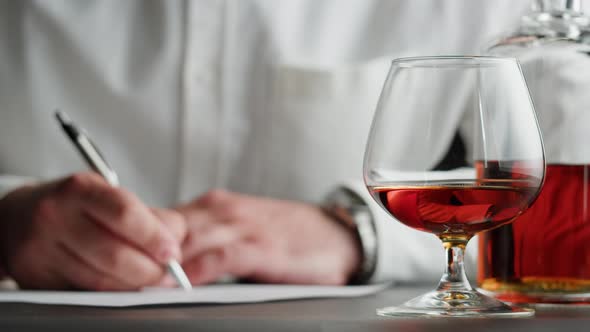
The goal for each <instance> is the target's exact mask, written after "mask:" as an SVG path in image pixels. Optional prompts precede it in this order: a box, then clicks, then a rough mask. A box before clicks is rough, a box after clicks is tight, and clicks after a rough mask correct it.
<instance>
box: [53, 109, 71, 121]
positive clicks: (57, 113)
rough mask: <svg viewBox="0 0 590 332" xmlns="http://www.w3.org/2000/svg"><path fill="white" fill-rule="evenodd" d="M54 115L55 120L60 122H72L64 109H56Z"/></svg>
mask: <svg viewBox="0 0 590 332" xmlns="http://www.w3.org/2000/svg"><path fill="white" fill-rule="evenodd" d="M55 117H56V118H57V121H59V122H60V123H61V124H67V123H70V122H72V121H71V120H70V117H69V116H68V115H67V114H66V112H64V111H60V110H56V111H55Z"/></svg>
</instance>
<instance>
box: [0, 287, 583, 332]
mask: <svg viewBox="0 0 590 332" xmlns="http://www.w3.org/2000/svg"><path fill="white" fill-rule="evenodd" d="M427 290H428V289H426V288H420V287H399V286H398V287H393V288H391V289H388V290H386V291H383V292H381V293H379V294H375V295H370V296H365V297H361V298H348V299H316V300H296V301H279V302H269V303H258V304H236V305H180V306H178V305H174V306H172V305H168V306H151V307H134V308H97V307H75V306H61V305H60V306H55V305H39V304H25V303H0V331H37V330H39V331H40V330H43V331H47V330H49V331H54V330H55V331H84V332H90V331H105V330H107V331H201V330H204V331H338V332H345V331H412V332H416V331H441V332H444V331H454V332H456V331H472V330H473V331H502V332H509V331H556V330H560V331H563V332H565V331H590V306H576V307H563V306H562V307H551V308H538V309H537V314H536V316H535V317H534V318H519V319H508V318H503V319H500V318H499V319H466V318H454V319H451V318H433V319H415V318H412V319H409V318H407V319H399V318H398V319H390V318H383V317H378V316H377V315H376V314H375V309H376V308H379V307H384V306H388V305H394V304H399V303H401V302H403V301H405V300H407V299H409V298H412V297H414V296H416V295H418V294H421V293H424V292H426V291H427Z"/></svg>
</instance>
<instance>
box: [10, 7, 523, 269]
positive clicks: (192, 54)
mask: <svg viewBox="0 0 590 332" xmlns="http://www.w3.org/2000/svg"><path fill="white" fill-rule="evenodd" d="M528 3H529V1H528V0H520V1H512V0H502V1H485V0H478V1H463V0H446V1H434V0H431V1H428V0H420V1H418V0H412V1H389V0H382V1H375V0H346V1H342V0H292V1H287V0H284V1H275V0H225V1H224V0H193V1H180V0H167V1H116V0H113V1H110V0H100V1H3V2H1V3H0V27H1V28H0V102H1V103H0V174H1V175H0V187H2V190H3V191H4V192H6V191H8V190H10V189H11V188H14V187H15V186H17V185H19V184H22V182H23V181H25V180H27V179H29V178H34V179H51V178H56V177H59V176H63V175H66V174H68V173H72V172H76V171H81V170H85V169H86V166H85V165H84V163H83V162H82V160H81V158H80V157H79V156H78V154H77V153H76V152H75V151H74V150H73V148H72V146H71V144H70V143H69V142H68V141H67V139H66V138H65V136H64V135H63V133H62V132H61V131H60V129H59V128H58V126H57V124H56V122H55V120H54V119H53V112H54V110H55V109H62V110H64V111H66V112H67V113H69V115H70V117H71V118H72V119H73V120H74V121H75V122H77V123H79V124H81V125H82V126H83V127H85V128H86V129H87V131H88V132H89V134H90V136H91V137H93V138H94V140H95V142H96V143H97V144H98V145H99V146H100V147H101V149H102V151H103V153H104V154H105V155H106V156H107V158H108V159H109V161H110V162H111V164H112V166H113V167H114V168H115V169H116V170H117V172H118V173H119V177H120V179H121V182H122V185H123V186H125V187H126V188H128V189H130V190H132V191H134V192H135V193H137V194H138V195H139V196H140V197H141V198H142V199H143V200H144V201H145V202H147V203H148V204H154V205H160V206H167V205H171V204H174V203H177V202H180V201H187V200H190V199H192V198H194V197H196V196H197V195H199V194H202V193H203V192H205V191H207V190H208V189H211V188H217V187H219V188H226V189H229V190H233V191H238V192H243V193H248V194H253V195H263V196H272V197H278V198H284V199H295V200H304V201H309V202H319V201H320V200H321V199H322V197H323V196H324V195H325V193H326V192H327V191H328V190H329V189H331V188H332V187H334V186H335V185H337V184H339V183H343V182H347V181H351V182H352V183H356V184H355V185H353V186H356V187H357V190H358V191H359V192H362V194H363V195H366V194H367V193H366V190H365V189H364V188H362V187H361V186H359V185H358V183H359V181H361V179H362V177H361V175H362V156H363V152H364V146H365V141H366V137H367V132H368V127H369V124H370V121H371V117H372V113H373V111H374V107H375V104H376V101H377V98H378V95H379V92H380V89H381V85H382V83H383V79H384V78H385V75H386V74H387V70H388V67H389V63H390V60H391V59H393V58H395V57H400V56H410V55H436V54H465V53H468V54H475V53H480V50H481V49H482V47H483V45H484V43H486V42H489V41H490V40H492V39H493V38H494V37H496V36H498V35H499V34H500V33H501V32H503V31H507V30H510V29H511V28H512V27H514V25H515V24H517V23H518V18H519V17H520V16H521V14H522V13H523V12H524V11H525V10H526V9H527V8H528ZM448 130H450V131H453V132H454V130H455V128H449V129H448ZM450 136H452V135H450ZM448 143H450V141H449V142H447V144H448ZM443 145H444V144H443ZM417 153H419V152H417ZM367 197H368V196H367ZM369 201H370V202H371V206H372V208H373V209H374V211H375V215H376V217H377V218H376V219H377V223H378V227H379V231H380V232H379V236H380V242H379V244H380V252H379V263H378V269H377V273H376V275H375V279H383V278H390V277H393V278H396V279H398V280H433V279H436V278H437V277H438V276H439V275H440V272H441V271H442V266H441V265H442V262H440V260H442V249H441V246H440V241H439V240H438V239H436V238H435V237H433V236H432V235H428V234H424V233H420V232H418V231H415V230H412V229H409V228H407V227H405V226H403V225H401V224H399V223H396V222H393V221H391V218H390V217H388V216H386V215H385V213H384V212H383V211H381V209H380V208H378V207H377V206H376V205H375V204H374V203H373V202H372V201H371V200H370V199H369ZM472 271H474V269H473V268H472Z"/></svg>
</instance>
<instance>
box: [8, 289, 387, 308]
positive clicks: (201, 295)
mask: <svg viewBox="0 0 590 332" xmlns="http://www.w3.org/2000/svg"><path fill="white" fill-rule="evenodd" d="M387 286H389V284H375V285H362V286H340V287H339V286H299V285H255V284H220V285H209V286H200V287H194V288H193V290H192V291H188V292H186V291H184V290H181V289H164V288H150V289H146V290H143V291H140V292H77V291H62V292H60V291H0V302H26V303H41V304H64V305H80V306H101V307H127V306H140V305H163V304H180V303H194V304H197V303H226V304H228V303H256V302H266V301H278V300H293V299H309V298H329V297H356V296H363V295H369V294H373V293H376V292H378V291H380V290H383V289H385V288H386V287H387Z"/></svg>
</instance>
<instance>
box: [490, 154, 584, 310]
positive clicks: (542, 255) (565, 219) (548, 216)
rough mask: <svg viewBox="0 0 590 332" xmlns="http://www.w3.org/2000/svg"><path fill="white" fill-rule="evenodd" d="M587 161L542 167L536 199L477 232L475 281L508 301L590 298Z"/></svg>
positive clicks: (558, 301)
mask: <svg viewBox="0 0 590 332" xmlns="http://www.w3.org/2000/svg"><path fill="white" fill-rule="evenodd" d="M589 173H590V165H548V166H547V170H546V177H545V184H544V186H543V189H542V191H541V193H540V195H539V197H538V198H537V201H536V203H535V204H534V205H533V206H532V207H531V208H530V209H529V210H528V211H526V212H525V213H524V214H523V215H522V216H520V217H519V218H518V219H517V220H516V221H515V222H514V223H512V224H510V225H505V226H503V227H500V228H497V229H494V230H492V231H489V232H485V233H482V234H481V235H480V239H479V259H478V264H479V267H478V284H479V286H480V287H481V288H482V289H484V290H487V291H491V292H494V294H495V296H496V297H498V298H499V299H501V300H505V301H511V302H554V303H561V302H590V214H589V212H590V211H589V209H590V193H589V189H590V178H589Z"/></svg>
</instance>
